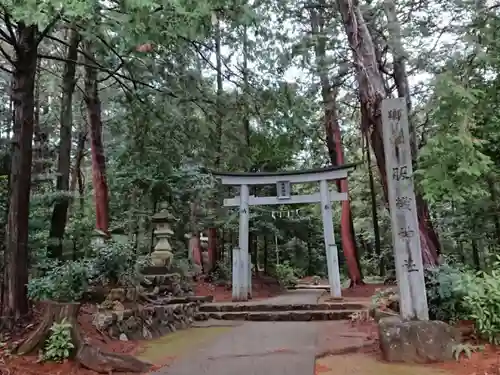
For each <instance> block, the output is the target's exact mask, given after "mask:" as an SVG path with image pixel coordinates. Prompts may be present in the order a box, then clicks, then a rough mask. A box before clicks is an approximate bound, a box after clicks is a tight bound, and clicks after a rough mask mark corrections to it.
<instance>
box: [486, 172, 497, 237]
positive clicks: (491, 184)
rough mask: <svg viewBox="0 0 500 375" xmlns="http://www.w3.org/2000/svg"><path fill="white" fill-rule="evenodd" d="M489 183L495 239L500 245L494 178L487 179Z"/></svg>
mask: <svg viewBox="0 0 500 375" xmlns="http://www.w3.org/2000/svg"><path fill="white" fill-rule="evenodd" d="M486 182H487V183H488V189H489V191H490V199H491V203H493V215H492V216H493V224H494V226H495V237H496V240H497V244H500V218H499V217H498V202H497V192H496V189H495V182H494V180H493V177H491V176H489V177H487V178H486Z"/></svg>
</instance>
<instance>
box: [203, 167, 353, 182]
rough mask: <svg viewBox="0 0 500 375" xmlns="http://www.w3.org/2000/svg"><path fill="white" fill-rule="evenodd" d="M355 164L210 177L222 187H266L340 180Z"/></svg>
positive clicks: (345, 176)
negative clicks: (218, 181) (282, 183)
mask: <svg viewBox="0 0 500 375" xmlns="http://www.w3.org/2000/svg"><path fill="white" fill-rule="evenodd" d="M356 165H357V164H354V163H352V164H344V165H339V166H331V167H326V168H315V169H304V170H298V171H278V172H219V171H211V173H212V175H214V176H215V177H218V178H220V179H221V182H222V184H223V185H268V184H274V183H276V182H278V181H283V180H286V181H288V182H290V183H301V182H302V183H304V182H315V181H321V180H327V181H328V180H340V179H344V178H347V176H348V174H349V172H351V171H353V170H354V169H355V168H356Z"/></svg>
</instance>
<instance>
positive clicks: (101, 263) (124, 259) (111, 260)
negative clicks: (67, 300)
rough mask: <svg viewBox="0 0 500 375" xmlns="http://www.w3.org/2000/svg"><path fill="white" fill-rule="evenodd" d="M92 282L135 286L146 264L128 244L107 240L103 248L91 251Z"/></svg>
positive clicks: (145, 260) (146, 261)
mask: <svg viewBox="0 0 500 375" xmlns="http://www.w3.org/2000/svg"><path fill="white" fill-rule="evenodd" d="M92 255H93V258H92V268H93V270H94V278H93V281H94V282H96V283H99V284H111V285H118V284H120V285H124V286H126V285H135V284H137V283H138V282H139V280H140V278H139V277H140V270H141V268H142V267H143V266H144V265H146V264H147V263H148V258H147V257H140V256H138V254H137V253H136V252H135V250H134V248H133V246H131V245H130V244H128V243H124V242H118V241H113V240H109V241H106V243H105V244H104V246H99V247H97V248H96V249H93V253H92Z"/></svg>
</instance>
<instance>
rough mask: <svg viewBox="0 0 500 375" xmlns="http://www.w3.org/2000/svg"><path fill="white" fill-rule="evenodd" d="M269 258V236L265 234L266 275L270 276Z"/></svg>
mask: <svg viewBox="0 0 500 375" xmlns="http://www.w3.org/2000/svg"><path fill="white" fill-rule="evenodd" d="M268 257H269V249H268V244H267V235H266V234H264V275H269V266H268Z"/></svg>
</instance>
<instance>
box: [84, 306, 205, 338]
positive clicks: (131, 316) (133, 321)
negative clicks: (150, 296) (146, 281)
mask: <svg viewBox="0 0 500 375" xmlns="http://www.w3.org/2000/svg"><path fill="white" fill-rule="evenodd" d="M198 308H199V303H197V302H190V303H181V304H170V305H162V306H146V307H142V306H140V307H137V308H134V309H129V310H124V311H109V310H104V311H99V312H97V313H96V314H95V315H94V321H93V324H94V326H95V327H96V328H97V329H99V330H101V331H102V332H105V333H107V334H108V335H109V336H110V337H112V338H115V339H120V340H124V341H126V340H143V339H146V340H148V339H152V338H157V337H160V336H164V335H166V334H168V333H170V332H175V331H176V330H178V329H185V328H188V327H189V326H191V324H192V323H193V318H194V316H195V315H196V314H197V313H198Z"/></svg>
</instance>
